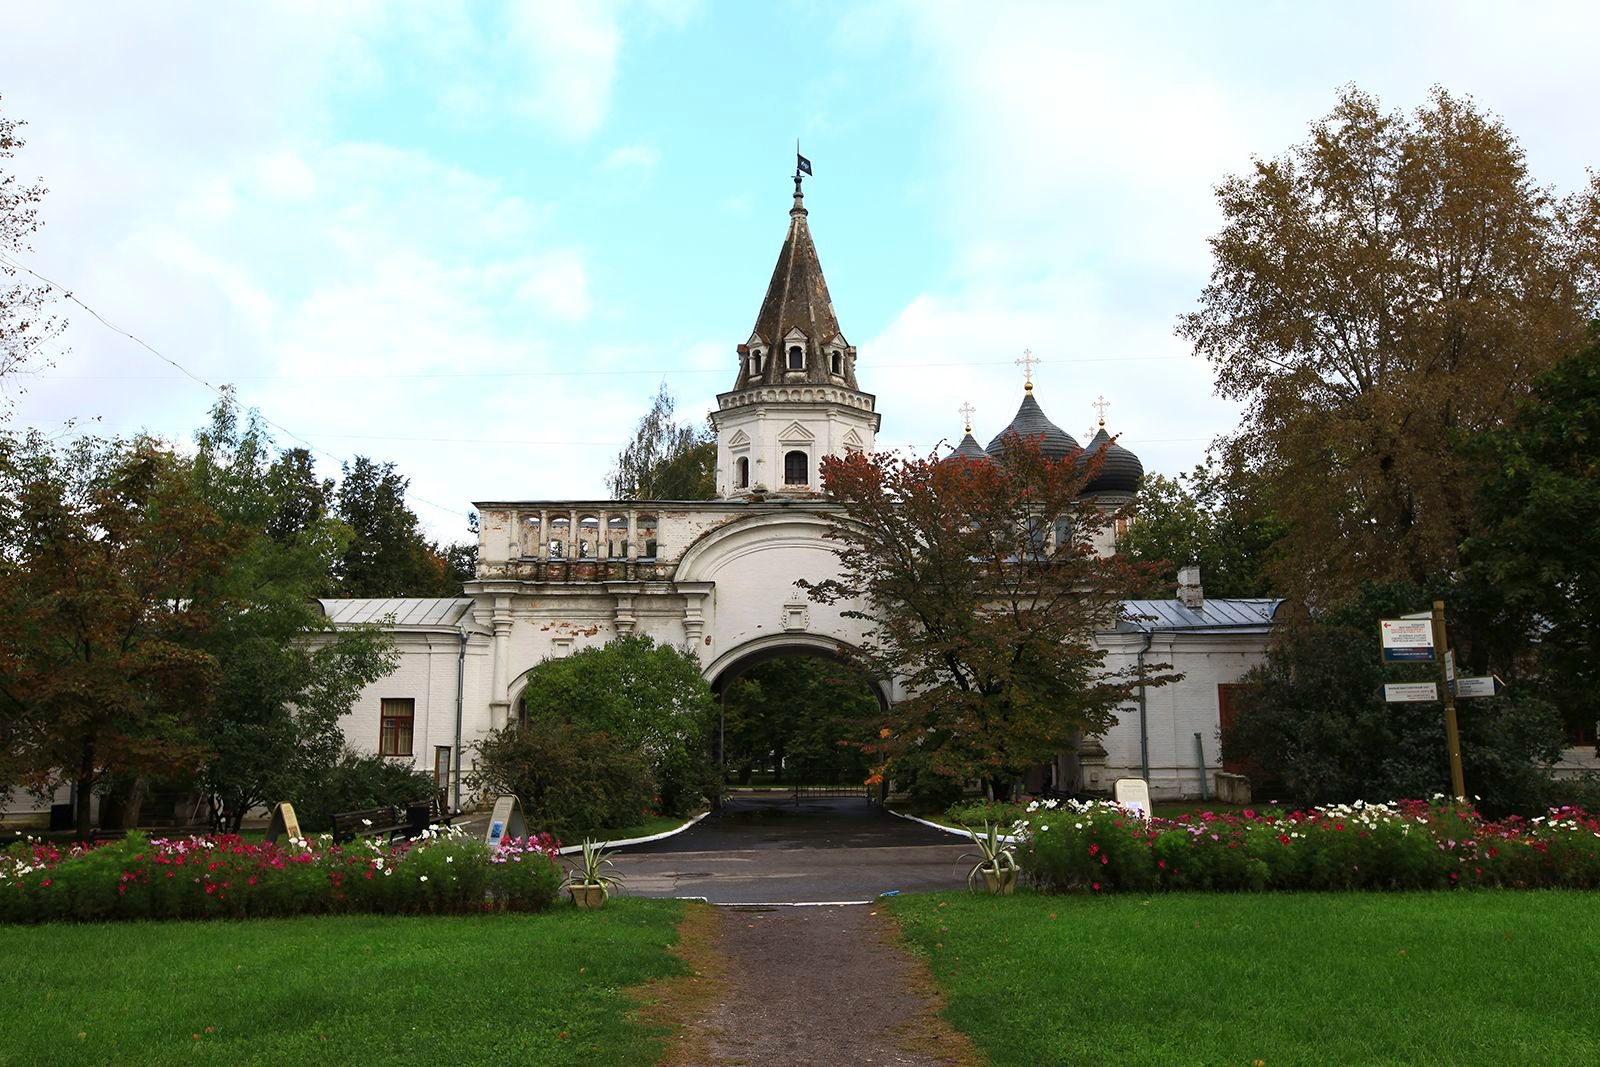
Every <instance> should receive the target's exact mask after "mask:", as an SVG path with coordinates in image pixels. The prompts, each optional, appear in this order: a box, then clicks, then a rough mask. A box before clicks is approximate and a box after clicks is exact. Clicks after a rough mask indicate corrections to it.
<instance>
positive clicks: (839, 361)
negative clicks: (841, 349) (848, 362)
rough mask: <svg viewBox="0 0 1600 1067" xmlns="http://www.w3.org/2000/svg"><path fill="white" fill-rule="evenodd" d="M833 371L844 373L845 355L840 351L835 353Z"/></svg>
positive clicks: (839, 373)
mask: <svg viewBox="0 0 1600 1067" xmlns="http://www.w3.org/2000/svg"><path fill="white" fill-rule="evenodd" d="M833 373H835V374H838V375H843V374H844V356H842V355H840V354H839V353H838V352H835V353H833Z"/></svg>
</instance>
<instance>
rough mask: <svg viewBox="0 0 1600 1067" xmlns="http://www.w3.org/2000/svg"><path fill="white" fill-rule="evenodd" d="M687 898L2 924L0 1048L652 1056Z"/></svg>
mask: <svg viewBox="0 0 1600 1067" xmlns="http://www.w3.org/2000/svg"><path fill="white" fill-rule="evenodd" d="M681 914H682V905H680V904H678V903H677V902H673V901H646V900H631V899H619V900H613V901H611V902H610V903H609V904H608V905H607V906H606V908H605V910H604V911H601V912H598V913H582V914H580V913H578V912H576V911H575V910H573V909H572V908H571V907H570V906H568V907H561V908H557V909H556V910H555V911H553V912H550V913H548V914H544V915H530V916H523V915H499V916H483V917H472V918H437V919H430V918H377V917H348V918H346V917H340V918H312V919H284V920H259V921H254V922H248V923H222V922H216V923H176V922H173V923H126V924H118V925H110V926H40V927H0V958H4V959H6V960H8V961H9V962H8V964H7V965H6V967H5V968H4V969H3V970H0V1003H3V1004H4V1005H5V1009H6V1011H5V1016H6V1021H5V1024H4V1025H3V1026H0V1064H4V1065H7V1067H10V1065H13V1064H15V1065H19V1067H20V1065H23V1064H45V1063H48V1064H52V1065H65V1064H105V1063H139V1064H168V1063H172V1064H177V1063H183V1064H236V1063H243V1064H286V1063H300V1064H317V1065H323V1064H375V1063H383V1064H442V1063H448V1064H452V1065H465V1064H491V1063H493V1064H501V1063H537V1064H541V1065H545V1064H550V1065H557V1064H585V1065H593V1064H601V1063H603V1064H608V1065H609V1064H634V1065H645V1064H651V1063H654V1062H655V1059H656V1055H657V1053H658V1051H659V1047H660V1046H659V1045H658V1044H657V1042H656V1041H654V1040H653V1039H652V1035H651V1031H650V1030H649V1029H648V1028H647V1027H645V1026H643V1025H641V1024H639V1023H636V1022H633V1021H630V1020H629V1018H628V1015H629V1012H630V1011H631V1010H632V1008H633V1006H634V1003H633V1001H632V999H631V998H630V996H629V994H628V993H627V992H626V991H625V990H626V988H627V987H629V986H636V985H638V984H640V983H643V982H646V981H648V980H650V979H652V978H658V977H662V976H666V975H671V974H676V973H679V972H680V971H681V970H682V965H681V964H680V963H679V962H678V961H677V959H676V958H675V957H673V956H670V955H669V954H668V953H667V946H669V945H670V944H672V943H673V941H674V940H675V937H676V929H675V925H674V924H675V923H676V921H677V920H678V918H679V917H680V915H681Z"/></svg>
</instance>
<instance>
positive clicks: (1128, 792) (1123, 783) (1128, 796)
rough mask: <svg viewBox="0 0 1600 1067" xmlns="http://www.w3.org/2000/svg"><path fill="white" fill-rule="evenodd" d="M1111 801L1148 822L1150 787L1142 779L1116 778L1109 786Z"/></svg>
mask: <svg viewBox="0 0 1600 1067" xmlns="http://www.w3.org/2000/svg"><path fill="white" fill-rule="evenodd" d="M1111 799H1113V800H1115V801H1116V802H1117V803H1118V804H1121V805H1122V806H1123V807H1125V808H1132V809H1133V810H1134V811H1136V812H1138V813H1139V818H1141V819H1143V820H1144V821H1145V822H1149V821H1150V785H1149V783H1148V782H1146V781H1145V780H1144V779H1143V778H1118V779H1117V780H1116V781H1115V782H1113V783H1112V785H1111Z"/></svg>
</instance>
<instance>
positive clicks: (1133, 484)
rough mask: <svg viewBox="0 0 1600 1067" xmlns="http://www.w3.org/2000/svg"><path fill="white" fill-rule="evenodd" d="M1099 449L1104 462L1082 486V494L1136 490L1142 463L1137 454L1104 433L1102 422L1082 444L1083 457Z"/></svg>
mask: <svg viewBox="0 0 1600 1067" xmlns="http://www.w3.org/2000/svg"><path fill="white" fill-rule="evenodd" d="M1101 449H1104V450H1105V453H1106V459H1105V464H1104V465H1103V466H1101V468H1100V473H1099V474H1097V475H1095V477H1094V480H1093V481H1091V482H1090V483H1089V484H1088V485H1086V486H1084V488H1083V492H1084V495H1085V496H1087V495H1090V494H1095V493H1127V494H1130V495H1131V494H1133V493H1136V492H1138V491H1139V481H1140V479H1142V478H1143V477H1144V464H1143V463H1140V462H1139V457H1138V456H1136V455H1134V454H1133V453H1132V452H1130V451H1128V450H1127V449H1126V448H1123V447H1122V446H1121V445H1119V444H1117V443H1116V442H1115V441H1113V440H1112V439H1111V435H1110V434H1108V433H1106V427H1105V424H1104V423H1101V424H1100V429H1099V430H1098V431H1097V432H1096V433H1095V435H1094V436H1093V437H1091V438H1090V439H1089V443H1088V444H1087V445H1085V446H1084V449H1083V458H1084V459H1085V460H1087V459H1088V458H1089V457H1090V456H1092V455H1094V454H1095V453H1096V452H1099V451H1100V450H1101Z"/></svg>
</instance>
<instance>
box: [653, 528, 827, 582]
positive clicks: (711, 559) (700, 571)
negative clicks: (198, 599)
mask: <svg viewBox="0 0 1600 1067" xmlns="http://www.w3.org/2000/svg"><path fill="white" fill-rule="evenodd" d="M832 525H833V523H832V521H831V520H829V519H828V518H827V517H825V516H823V515H818V514H817V513H816V512H811V511H783V512H777V513H773V514H766V515H749V516H746V517H744V518H742V519H738V520H736V521H734V522H731V523H729V524H728V525H726V526H719V527H717V528H716V529H715V530H709V531H707V532H706V533H704V534H702V535H701V536H700V538H699V540H697V541H695V542H694V543H693V544H691V545H690V546H689V547H688V548H687V549H685V550H684V553H683V555H682V557H680V558H679V560H678V570H677V574H676V576H675V580H676V581H679V582H710V581H715V580H716V572H717V571H718V570H720V569H721V567H722V566H723V564H725V563H727V562H729V561H731V560H734V559H738V558H739V557H741V556H745V555H749V554H750V553H751V552H762V551H769V550H777V549H784V548H809V549H814V550H816V551H818V552H826V553H827V554H828V555H829V556H832V555H833V549H832V548H831V547H829V545H828V542H827V541H825V540H823V536H822V535H823V534H825V533H827V531H828V529H829V527H831V526H832Z"/></svg>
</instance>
